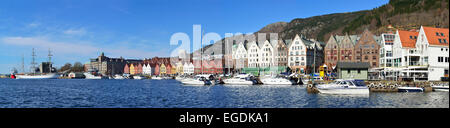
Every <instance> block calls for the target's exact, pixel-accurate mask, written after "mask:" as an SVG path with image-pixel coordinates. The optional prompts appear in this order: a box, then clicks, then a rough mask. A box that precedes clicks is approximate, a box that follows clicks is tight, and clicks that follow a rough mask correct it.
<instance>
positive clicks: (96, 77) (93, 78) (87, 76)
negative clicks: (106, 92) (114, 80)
mask: <svg viewBox="0 0 450 128" xmlns="http://www.w3.org/2000/svg"><path fill="white" fill-rule="evenodd" d="M83 74H84V76H86V78H85V79H92V80H98V79H108V78H107V77H103V76H96V75H92V74H91V73H87V72H85V73H83Z"/></svg>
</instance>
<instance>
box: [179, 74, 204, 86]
mask: <svg viewBox="0 0 450 128" xmlns="http://www.w3.org/2000/svg"><path fill="white" fill-rule="evenodd" d="M181 83H183V84H185V85H211V81H209V80H208V79H206V78H205V77H199V76H196V77H195V78H194V79H187V80H184V81H181Z"/></svg>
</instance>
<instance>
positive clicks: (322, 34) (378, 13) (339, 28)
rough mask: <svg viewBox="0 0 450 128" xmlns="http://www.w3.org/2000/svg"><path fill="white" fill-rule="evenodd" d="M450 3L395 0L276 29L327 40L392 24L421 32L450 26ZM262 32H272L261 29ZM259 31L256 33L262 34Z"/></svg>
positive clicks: (289, 34)
mask: <svg viewBox="0 0 450 128" xmlns="http://www.w3.org/2000/svg"><path fill="white" fill-rule="evenodd" d="M448 3H449V0H391V1H389V3H387V4H385V5H383V6H380V7H377V8H374V9H372V10H364V11H357V12H350V13H335V14H328V15H322V16H314V17H310V18H297V19H294V20H292V21H291V22H289V23H288V24H287V25H286V26H284V27H283V26H279V27H280V28H272V29H273V30H277V31H272V32H279V30H281V29H282V30H283V31H281V33H280V34H279V35H280V37H281V38H283V39H290V38H293V37H294V36H295V34H303V35H305V36H306V37H308V38H314V39H318V40H320V41H325V39H328V37H329V36H330V35H331V34H345V33H349V34H358V33H361V32H362V31H363V30H364V28H368V29H369V30H370V31H372V32H373V33H375V34H380V33H382V32H386V31H388V30H389V29H388V26H389V25H392V26H393V27H394V28H398V29H418V28H419V27H420V26H421V25H425V26H434V27H445V28H448V27H449V19H448V18H449V10H448ZM258 32H270V31H267V30H266V29H261V30H260V31H258ZM258 32H256V33H258Z"/></svg>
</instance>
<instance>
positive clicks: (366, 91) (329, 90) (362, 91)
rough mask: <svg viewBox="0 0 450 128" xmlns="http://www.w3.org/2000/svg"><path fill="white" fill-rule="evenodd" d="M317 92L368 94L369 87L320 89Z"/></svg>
mask: <svg viewBox="0 0 450 128" xmlns="http://www.w3.org/2000/svg"><path fill="white" fill-rule="evenodd" d="M317 90H319V93H323V94H339V95H369V93H370V91H369V89H368V88H367V89H320V88H318V89H317Z"/></svg>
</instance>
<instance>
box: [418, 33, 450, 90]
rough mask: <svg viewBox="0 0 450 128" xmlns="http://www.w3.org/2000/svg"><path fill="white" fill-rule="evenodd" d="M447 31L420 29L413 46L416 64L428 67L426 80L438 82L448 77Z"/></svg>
mask: <svg viewBox="0 0 450 128" xmlns="http://www.w3.org/2000/svg"><path fill="white" fill-rule="evenodd" d="M448 33H449V29H448V28H432V27H423V26H422V27H421V28H420V31H419V35H418V38H417V43H416V45H415V47H416V49H417V52H418V53H421V54H420V59H419V60H418V62H417V63H422V64H426V65H428V80H429V81H438V80H441V77H444V76H445V77H448V69H449V62H448V57H449V38H448Z"/></svg>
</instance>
